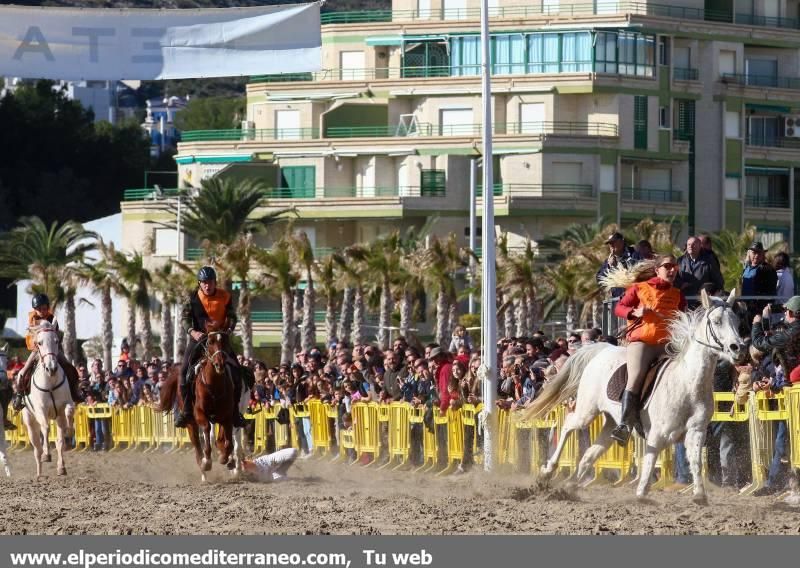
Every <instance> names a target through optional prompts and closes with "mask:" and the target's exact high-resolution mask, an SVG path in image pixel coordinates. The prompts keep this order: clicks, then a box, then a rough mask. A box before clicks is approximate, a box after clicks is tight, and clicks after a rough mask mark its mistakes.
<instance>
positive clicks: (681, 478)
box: [675, 442, 692, 484]
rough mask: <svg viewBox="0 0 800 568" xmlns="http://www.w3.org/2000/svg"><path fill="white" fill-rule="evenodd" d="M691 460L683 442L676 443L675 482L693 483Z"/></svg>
mask: <svg viewBox="0 0 800 568" xmlns="http://www.w3.org/2000/svg"><path fill="white" fill-rule="evenodd" d="M691 482H692V474H691V472H690V471H689V460H688V459H687V458H686V446H684V445H683V442H678V443H677V444H675V483H687V484H688V483H691Z"/></svg>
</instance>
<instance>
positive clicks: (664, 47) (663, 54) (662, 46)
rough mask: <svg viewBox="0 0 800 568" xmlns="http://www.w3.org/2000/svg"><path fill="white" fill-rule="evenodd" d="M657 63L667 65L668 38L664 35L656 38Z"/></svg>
mask: <svg viewBox="0 0 800 568" xmlns="http://www.w3.org/2000/svg"><path fill="white" fill-rule="evenodd" d="M658 64H659V65H669V38H668V37H666V36H660V37H659V38H658Z"/></svg>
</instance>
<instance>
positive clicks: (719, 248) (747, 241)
mask: <svg viewBox="0 0 800 568" xmlns="http://www.w3.org/2000/svg"><path fill="white" fill-rule="evenodd" d="M755 238H756V228H755V227H754V226H753V225H747V226H746V227H745V228H744V230H743V231H742V232H741V233H738V232H735V231H728V230H723V231H720V232H719V233H717V234H716V235H713V236H712V237H711V240H712V242H713V244H714V252H716V253H717V257H718V258H719V264H720V267H721V268H722V279H723V280H724V281H725V288H726V289H727V290H733V289H734V288H736V289H737V290H741V289H742V286H741V283H742V270H743V262H744V259H745V258H746V257H747V249H748V248H749V247H750V245H751V244H752V243H753V241H754V240H755Z"/></svg>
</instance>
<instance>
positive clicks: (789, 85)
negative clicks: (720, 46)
mask: <svg viewBox="0 0 800 568" xmlns="http://www.w3.org/2000/svg"><path fill="white" fill-rule="evenodd" d="M722 82H723V83H727V84H734V85H747V86H752V87H777V88H779V89H800V78H798V77H780V76H777V75H752V74H751V75H745V74H743V73H725V74H724V75H723V76H722Z"/></svg>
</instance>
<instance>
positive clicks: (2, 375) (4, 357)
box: [0, 345, 11, 477]
mask: <svg viewBox="0 0 800 568" xmlns="http://www.w3.org/2000/svg"><path fill="white" fill-rule="evenodd" d="M7 347H8V345H4V346H3V347H2V349H0V389H10V388H11V385H6V384H4V383H7V382H8V374H7V369H8V354H7V353H6V348H7ZM5 411H6V405H5V401H4V400H2V397H0V464H2V466H3V469H4V470H5V473H6V477H11V467H10V466H9V465H8V456H7V454H6V429H5V428H4V427H3V422H4V421H5V419H6V416H5Z"/></svg>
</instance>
